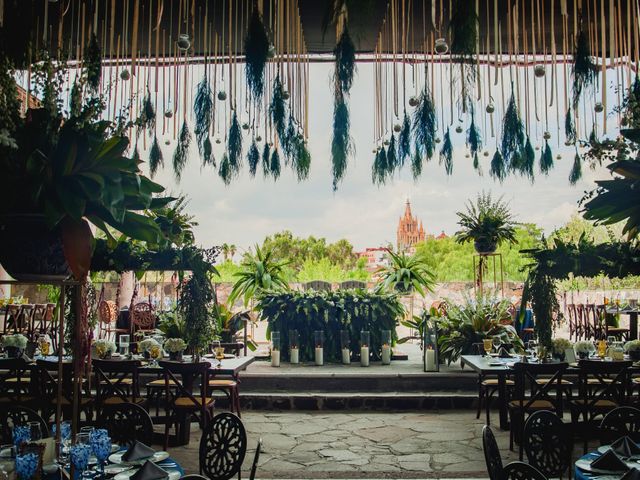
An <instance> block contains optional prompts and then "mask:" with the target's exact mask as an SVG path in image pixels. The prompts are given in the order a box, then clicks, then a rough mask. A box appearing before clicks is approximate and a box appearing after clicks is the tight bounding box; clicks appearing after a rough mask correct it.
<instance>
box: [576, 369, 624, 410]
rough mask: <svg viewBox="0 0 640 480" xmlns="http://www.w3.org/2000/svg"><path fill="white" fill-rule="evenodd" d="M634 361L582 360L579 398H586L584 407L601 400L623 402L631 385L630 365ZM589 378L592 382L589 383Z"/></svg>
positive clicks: (591, 405) (593, 404) (579, 376)
mask: <svg viewBox="0 0 640 480" xmlns="http://www.w3.org/2000/svg"><path fill="white" fill-rule="evenodd" d="M632 363H633V362H631V361H626V362H601V361H598V360H580V361H579V362H578V366H579V367H580V373H579V375H578V383H579V385H578V388H579V395H580V397H579V398H581V399H583V400H585V402H584V404H583V405H584V408H585V409H586V410H588V409H589V408H591V407H593V406H595V405H596V403H597V402H598V401H600V400H612V401H615V402H617V403H623V402H624V399H625V395H626V393H627V387H628V385H629V367H631V365H632ZM589 380H591V382H592V383H589Z"/></svg>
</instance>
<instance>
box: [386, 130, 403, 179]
mask: <svg viewBox="0 0 640 480" xmlns="http://www.w3.org/2000/svg"><path fill="white" fill-rule="evenodd" d="M399 164H400V161H399V160H398V147H397V145H396V136H395V135H394V134H393V133H392V134H391V138H390V139H389V146H388V147H387V177H391V175H393V172H395V171H396V168H398V165H399Z"/></svg>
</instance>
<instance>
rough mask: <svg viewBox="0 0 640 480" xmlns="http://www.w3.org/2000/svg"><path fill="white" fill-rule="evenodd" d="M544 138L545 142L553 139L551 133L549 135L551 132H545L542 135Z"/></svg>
mask: <svg viewBox="0 0 640 480" xmlns="http://www.w3.org/2000/svg"><path fill="white" fill-rule="evenodd" d="M542 137H543V138H544V139H545V140H549V139H550V138H551V133H549V132H544V133H543V134H542Z"/></svg>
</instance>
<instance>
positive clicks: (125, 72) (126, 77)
mask: <svg viewBox="0 0 640 480" xmlns="http://www.w3.org/2000/svg"><path fill="white" fill-rule="evenodd" d="M130 78H131V74H130V73H129V70H127V69H126V68H125V69H124V70H122V71H121V72H120V79H121V80H124V81H125V82H126V81H127V80H129V79H130Z"/></svg>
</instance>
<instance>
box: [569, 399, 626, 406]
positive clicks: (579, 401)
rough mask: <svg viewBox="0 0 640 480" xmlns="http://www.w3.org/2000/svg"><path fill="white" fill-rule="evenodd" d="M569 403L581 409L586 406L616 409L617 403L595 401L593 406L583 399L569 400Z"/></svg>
mask: <svg viewBox="0 0 640 480" xmlns="http://www.w3.org/2000/svg"><path fill="white" fill-rule="evenodd" d="M571 403H573V404H575V405H578V406H581V407H583V406H584V405H585V404H587V405H588V407H589V408H616V407H617V406H618V402H614V401H613V400H605V399H602V400H596V401H595V402H594V403H593V404H590V402H589V400H585V399H584V398H576V399H575V400H571Z"/></svg>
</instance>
